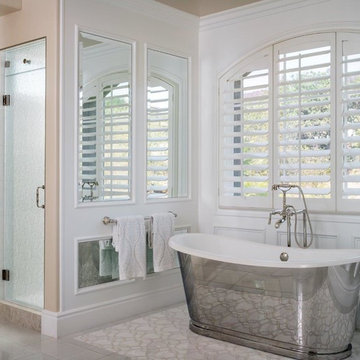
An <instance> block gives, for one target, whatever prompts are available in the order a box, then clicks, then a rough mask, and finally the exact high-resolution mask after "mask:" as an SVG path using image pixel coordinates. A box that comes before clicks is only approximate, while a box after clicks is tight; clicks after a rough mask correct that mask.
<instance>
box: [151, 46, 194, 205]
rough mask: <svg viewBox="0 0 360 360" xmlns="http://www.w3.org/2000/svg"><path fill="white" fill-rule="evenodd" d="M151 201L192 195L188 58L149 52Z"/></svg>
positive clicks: (154, 51)
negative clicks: (189, 161) (189, 189)
mask: <svg viewBox="0 0 360 360" xmlns="http://www.w3.org/2000/svg"><path fill="white" fill-rule="evenodd" d="M147 59H148V63H147V66H148V74H147V75H148V83H147V161H146V166H147V169H146V190H147V199H166V198H184V197H187V196H188V59H186V58H184V57H180V56H176V55H171V54H167V53H164V52H161V51H156V50H152V49H148V51H147Z"/></svg>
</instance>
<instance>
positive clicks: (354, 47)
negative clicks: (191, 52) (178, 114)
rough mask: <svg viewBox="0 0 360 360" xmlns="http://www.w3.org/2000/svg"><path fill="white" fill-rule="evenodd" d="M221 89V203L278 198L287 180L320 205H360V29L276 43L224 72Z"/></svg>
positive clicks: (262, 203)
mask: <svg viewBox="0 0 360 360" xmlns="http://www.w3.org/2000/svg"><path fill="white" fill-rule="evenodd" d="M220 94H221V97H220V102H221V106H220V108H221V111H220V152H219V153H220V192H219V193H220V206H224V207H254V208H257V207H260V208H261V207H271V206H275V205H276V202H277V198H275V199H274V201H273V197H272V193H271V189H270V185H271V184H272V183H278V182H283V183H295V184H298V185H300V186H301V187H302V188H303V190H304V192H305V194H306V197H307V198H308V199H309V200H308V201H309V204H310V206H311V208H312V209H313V210H325V211H329V210H331V211H360V204H358V203H359V201H357V202H356V201H354V200H359V199H360V34H356V33H322V34H314V35H308V36H302V37H298V38H294V39H291V40H288V41H284V42H281V43H278V44H274V45H273V46H271V47H269V48H267V49H264V50H262V51H260V52H258V53H256V54H253V55H251V56H249V57H248V58H246V59H244V60H242V61H241V62H240V63H238V64H237V65H236V66H234V67H233V68H232V69H231V70H229V71H228V72H227V73H226V74H224V75H223V76H222V78H221V79H220ZM289 195H290V196H292V197H293V198H294V201H296V198H298V194H297V192H295V191H294V192H293V193H292V194H289Z"/></svg>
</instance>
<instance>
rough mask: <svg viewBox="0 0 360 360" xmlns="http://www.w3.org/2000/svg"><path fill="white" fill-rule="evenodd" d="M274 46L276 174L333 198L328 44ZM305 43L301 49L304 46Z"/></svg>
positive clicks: (312, 194) (309, 193)
mask: <svg viewBox="0 0 360 360" xmlns="http://www.w3.org/2000/svg"><path fill="white" fill-rule="evenodd" d="M328 44H329V45H327V44H326V43H325V44H324V45H317V46H316V45H314V46H313V47H309V46H311V43H310V45H309V44H307V46H304V47H301V46H300V47H299V50H298V49H292V48H286V47H282V48H281V49H277V48H275V49H276V50H277V51H275V54H276V55H275V60H274V61H275V69H276V74H275V88H276V95H275V96H276V98H277V100H276V102H275V104H276V105H275V106H276V110H275V123H276V125H275V126H276V127H277V131H278V133H277V159H278V166H279V167H278V174H277V176H278V180H279V182H282V183H295V184H298V185H300V186H301V187H302V189H303V191H304V193H305V195H306V196H307V197H308V198H325V199H327V198H331V190H332V188H331V165H332V158H331V136H332V134H331V128H332V107H331V104H330V103H331V96H332V90H331V87H332V86H333V84H332V66H331V61H332V53H331V51H332V48H331V44H330V42H328ZM304 48H305V49H304Z"/></svg>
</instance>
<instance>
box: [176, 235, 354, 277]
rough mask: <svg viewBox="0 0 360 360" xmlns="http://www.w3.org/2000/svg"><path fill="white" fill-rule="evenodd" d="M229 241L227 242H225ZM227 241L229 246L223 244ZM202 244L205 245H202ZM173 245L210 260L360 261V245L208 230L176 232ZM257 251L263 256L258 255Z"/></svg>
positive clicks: (294, 264)
mask: <svg viewBox="0 0 360 360" xmlns="http://www.w3.org/2000/svg"><path fill="white" fill-rule="evenodd" d="M220 239H222V241H223V242H222V244H221V245H222V246H220ZM206 241H213V242H215V243H216V242H217V244H215V245H217V246H218V250H219V251H218V252H216V253H215V252H214V251H209V250H206V249H205V248H204V245H206V243H205V242H206ZM225 241H226V242H227V244H225ZM224 244H225V246H223V245H224ZM195 245H197V246H195ZM199 245H202V246H203V247H202V248H201V247H200V246H199ZM212 245H214V244H212ZM229 245H233V246H235V249H234V251H232V249H230V248H229V249H226V246H229ZM169 246H170V247H171V248H172V249H174V250H176V251H178V252H181V253H185V254H189V255H192V256H197V257H201V258H206V259H209V260H216V261H221V262H226V263H232V264H239V265H249V266H260V267H272V268H296V269H299V268H304V269H306V268H317V267H329V266H337V265H346V264H349V265H350V264H353V263H360V249H353V248H348V249H313V248H310V249H300V248H295V247H290V248H289V247H284V246H278V245H272V244H264V243H257V242H254V241H249V240H244V239H237V238H233V237H228V236H223V235H217V234H206V233H187V234H177V235H174V236H172V237H171V238H170V240H169ZM224 250H229V252H228V253H224ZM264 251H265V252H266V253H267V256H268V258H264ZM282 252H286V253H287V254H288V255H289V260H288V261H286V262H284V261H281V260H280V254H281V253H282ZM249 253H250V256H249ZM254 254H259V255H261V256H258V257H256V256H254ZM304 255H306V256H304ZM357 271H360V266H359V264H357V265H356V268H355V269H354V276H355V272H357Z"/></svg>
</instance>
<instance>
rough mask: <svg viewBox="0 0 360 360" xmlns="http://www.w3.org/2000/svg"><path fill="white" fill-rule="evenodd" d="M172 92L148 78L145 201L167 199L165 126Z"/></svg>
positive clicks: (167, 120) (165, 84) (167, 174)
mask: <svg viewBox="0 0 360 360" xmlns="http://www.w3.org/2000/svg"><path fill="white" fill-rule="evenodd" d="M172 108H173V91H172V88H171V86H170V85H169V84H167V83H165V82H164V81H162V80H160V79H157V78H155V77H152V78H150V79H149V85H148V96H147V112H148V114H147V198H148V199H158V198H160V199H163V198H168V197H169V186H170V184H169V165H170V164H169V151H170V149H169V124H170V122H171V118H172V116H173V115H172Z"/></svg>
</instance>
